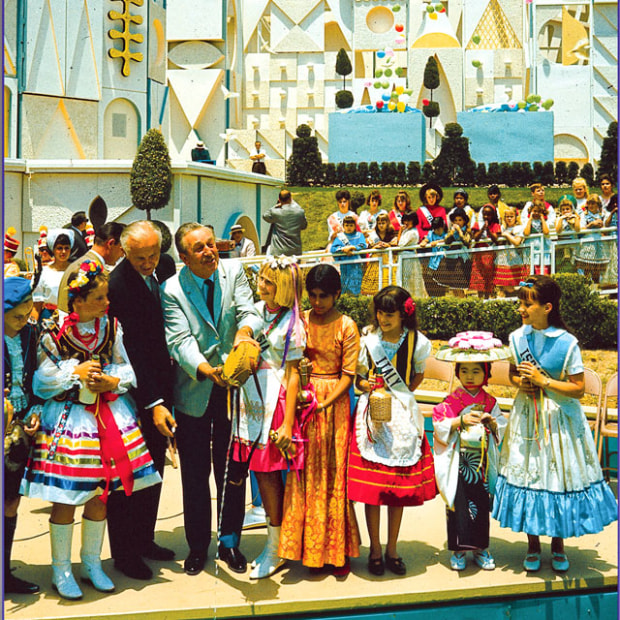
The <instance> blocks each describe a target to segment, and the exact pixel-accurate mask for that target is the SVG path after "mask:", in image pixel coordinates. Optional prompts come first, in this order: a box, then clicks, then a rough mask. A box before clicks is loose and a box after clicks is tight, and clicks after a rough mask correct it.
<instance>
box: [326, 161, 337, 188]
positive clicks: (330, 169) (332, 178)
mask: <svg viewBox="0 0 620 620" xmlns="http://www.w3.org/2000/svg"><path fill="white" fill-rule="evenodd" d="M323 183H325V185H327V186H330V185H336V164H332V163H329V164H324V166H323Z"/></svg>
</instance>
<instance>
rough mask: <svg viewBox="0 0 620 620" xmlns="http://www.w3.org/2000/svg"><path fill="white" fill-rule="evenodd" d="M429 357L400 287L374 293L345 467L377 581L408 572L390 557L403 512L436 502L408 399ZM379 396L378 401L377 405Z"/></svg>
mask: <svg viewBox="0 0 620 620" xmlns="http://www.w3.org/2000/svg"><path fill="white" fill-rule="evenodd" d="M430 353H431V343H430V341H429V340H428V339H427V338H426V337H425V336H424V335H423V334H421V333H420V332H419V331H418V330H417V321H416V313H415V302H414V301H413V299H412V298H411V297H410V296H409V293H408V292H407V291H406V290H404V289H403V288H401V287H400V286H388V287H386V288H384V289H383V290H381V291H380V292H379V293H377V294H376V295H375V297H374V299H373V305H372V325H369V326H368V327H366V328H365V329H364V330H363V335H362V338H361V351H360V356H359V360H358V364H357V387H358V388H359V389H360V390H361V391H362V396H361V397H360V399H359V401H358V404H357V410H356V414H355V423H354V430H353V433H352V435H353V437H352V439H351V449H350V453H349V467H348V489H349V499H350V500H353V501H358V502H363V503H364V504H365V507H366V525H367V527H368V535H369V537H370V554H369V556H368V571H369V572H370V573H371V574H373V575H383V573H384V572H385V568H386V567H387V569H388V570H389V571H391V572H392V573H394V574H396V575H404V574H405V573H406V571H407V569H406V566H405V563H404V562H403V560H402V558H401V557H400V556H399V554H398V552H397V550H396V544H397V542H398V531H399V528H400V523H401V519H402V516H403V507H404V506H420V505H422V504H423V503H424V502H425V501H428V500H431V499H433V498H434V497H435V496H436V495H437V487H436V484H435V480H434V469H433V456H432V454H431V449H430V446H429V444H428V441H427V439H426V436H425V434H424V419H423V417H422V414H421V413H420V411H419V409H418V405H417V403H416V400H415V397H414V395H413V392H414V390H415V389H416V388H417V387H418V386H419V385H420V383H421V382H422V380H423V379H424V366H425V363H426V359H427V358H428V356H429V355H430ZM373 393H374V394H375V396H374V398H373ZM388 395H389V396H388ZM378 396H384V398H379V399H378V400H377V398H378ZM386 399H387V400H389V401H390V406H389V408H390V411H389V416H388V415H385V414H386V411H385V403H386ZM381 414H384V415H381ZM388 417H389V419H387V418H388ZM381 506H387V513H388V541H387V547H386V550H385V563H384V556H383V553H382V549H381V540H380V537H379V521H380V510H381Z"/></svg>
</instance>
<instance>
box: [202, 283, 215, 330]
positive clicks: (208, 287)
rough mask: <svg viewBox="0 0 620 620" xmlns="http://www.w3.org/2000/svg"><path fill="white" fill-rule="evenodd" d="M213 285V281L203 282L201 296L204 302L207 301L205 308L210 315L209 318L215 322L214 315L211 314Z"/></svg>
mask: <svg viewBox="0 0 620 620" xmlns="http://www.w3.org/2000/svg"><path fill="white" fill-rule="evenodd" d="M214 288H215V285H214V284H213V280H205V281H204V284H203V295H204V297H205V300H206V301H207V308H208V309H209V312H210V313H211V318H212V319H213V320H214V321H215V314H214V312H213V294H214Z"/></svg>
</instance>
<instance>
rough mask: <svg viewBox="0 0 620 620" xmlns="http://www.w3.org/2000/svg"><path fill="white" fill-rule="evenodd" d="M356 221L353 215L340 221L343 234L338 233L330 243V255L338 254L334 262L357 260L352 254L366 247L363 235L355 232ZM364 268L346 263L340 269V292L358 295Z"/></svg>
mask: <svg viewBox="0 0 620 620" xmlns="http://www.w3.org/2000/svg"><path fill="white" fill-rule="evenodd" d="M356 224H357V221H356V219H355V217H354V216H353V215H347V216H345V218H344V219H343V220H342V226H343V228H344V232H342V233H339V234H338V235H337V236H336V238H335V239H334V241H333V242H332V247H331V253H332V254H340V256H336V261H339V262H340V261H350V260H357V259H358V258H359V256H353V253H354V252H357V251H358V250H363V249H365V248H367V247H368V245H367V244H366V239H365V237H364V234H363V233H361V232H358V231H357V230H356ZM363 273H364V266H363V264H362V263H348V264H345V265H342V266H341V267H340V274H341V276H342V292H343V293H351V294H352V295H359V294H360V291H361V287H362V275H363Z"/></svg>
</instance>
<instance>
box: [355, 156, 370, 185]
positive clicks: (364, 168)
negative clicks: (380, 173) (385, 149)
mask: <svg viewBox="0 0 620 620" xmlns="http://www.w3.org/2000/svg"><path fill="white" fill-rule="evenodd" d="M357 182H358V183H359V184H360V185H367V184H368V162H366V161H361V162H360V163H359V164H357Z"/></svg>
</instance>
